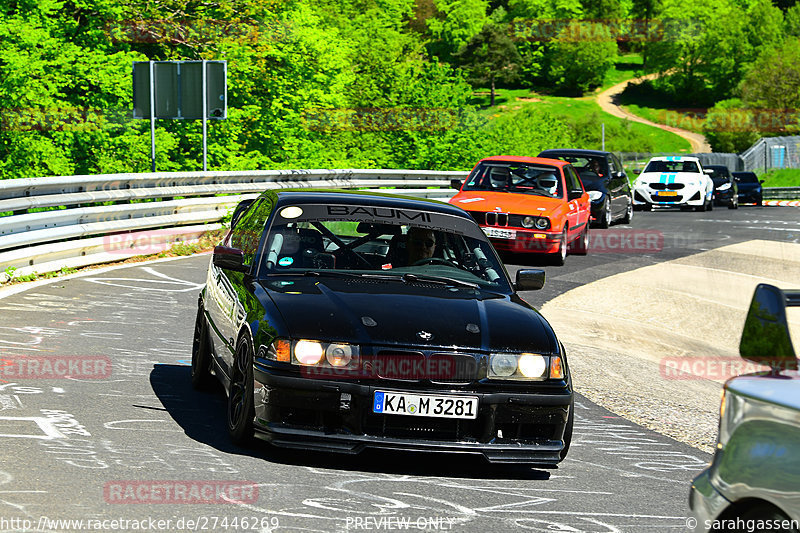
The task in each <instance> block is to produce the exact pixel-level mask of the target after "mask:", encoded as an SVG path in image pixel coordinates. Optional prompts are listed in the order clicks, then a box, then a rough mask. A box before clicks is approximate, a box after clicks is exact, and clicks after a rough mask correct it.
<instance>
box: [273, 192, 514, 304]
mask: <svg viewBox="0 0 800 533" xmlns="http://www.w3.org/2000/svg"><path fill="white" fill-rule="evenodd" d="M262 257H263V259H262V268H261V269H260V270H259V275H261V276H271V275H285V274H293V273H294V274H297V273H303V274H305V273H307V272H308V271H320V272H321V271H326V272H324V273H323V274H325V275H342V276H346V277H348V278H353V279H356V278H359V277H362V278H365V279H368V278H370V277H375V276H378V277H382V278H387V276H388V277H389V278H387V279H392V278H394V279H396V280H397V281H407V282H411V280H413V278H409V277H405V278H404V276H406V275H409V276H410V275H415V276H439V277H442V278H448V279H451V280H458V281H462V282H465V283H473V284H476V285H478V286H479V287H482V288H486V289H492V290H498V291H501V292H511V287H510V286H509V284H508V279H507V277H506V276H505V274H504V270H503V267H502V265H501V263H500V261H499V259H498V258H497V255H496V254H495V252H494V248H492V245H491V244H490V243H489V241H488V239H487V238H486V236H485V235H484V233H483V231H482V230H481V229H480V227H479V226H478V225H477V224H476V223H475V222H474V221H472V220H471V219H468V218H464V217H459V216H456V215H448V214H443V213H434V212H426V211H419V210H414V209H405V208H404V209H395V208H387V207H374V206H368V205H363V206H358V205H318V204H298V205H295V206H291V205H289V206H282V207H281V208H279V209H278V210H277V212H276V214H275V217H274V220H273V222H272V225H271V226H270V228H269V232H268V234H267V238H266V240H265V243H264V253H263V256H262ZM331 271H335V272H331ZM397 278H400V279H397Z"/></svg>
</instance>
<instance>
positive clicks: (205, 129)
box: [203, 59, 208, 172]
mask: <svg viewBox="0 0 800 533" xmlns="http://www.w3.org/2000/svg"><path fill="white" fill-rule="evenodd" d="M207 170H208V80H207V74H206V60H205V59H204V60H203V172H205V171H207Z"/></svg>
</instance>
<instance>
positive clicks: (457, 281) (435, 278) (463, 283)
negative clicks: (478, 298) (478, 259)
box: [403, 272, 480, 289]
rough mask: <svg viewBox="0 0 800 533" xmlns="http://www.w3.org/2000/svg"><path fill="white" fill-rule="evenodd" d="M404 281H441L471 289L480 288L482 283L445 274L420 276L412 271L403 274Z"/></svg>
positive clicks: (444, 283) (443, 283) (445, 283)
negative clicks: (449, 276)
mask: <svg viewBox="0 0 800 533" xmlns="http://www.w3.org/2000/svg"><path fill="white" fill-rule="evenodd" d="M403 280H404V281H411V282H414V281H427V282H430V283H441V284H442V285H456V286H459V287H468V288H470V289H479V288H480V285H478V284H477V283H471V282H469V281H461V280H460V279H454V278H448V277H445V276H428V275H424V276H420V275H419V274H412V273H410V272H408V273H406V274H403Z"/></svg>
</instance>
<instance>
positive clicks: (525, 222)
mask: <svg viewBox="0 0 800 533" xmlns="http://www.w3.org/2000/svg"><path fill="white" fill-rule="evenodd" d="M522 227H523V228H536V229H547V228H549V227H550V219H549V218H546V217H523V219H522Z"/></svg>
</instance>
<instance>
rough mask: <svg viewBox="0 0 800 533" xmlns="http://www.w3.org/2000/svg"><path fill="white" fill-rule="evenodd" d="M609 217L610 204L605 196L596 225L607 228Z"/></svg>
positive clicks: (609, 221)
mask: <svg viewBox="0 0 800 533" xmlns="http://www.w3.org/2000/svg"><path fill="white" fill-rule="evenodd" d="M611 218H612V216H611V205H610V204H609V201H608V198H606V201H605V203H604V204H603V210H602V211H601V213H600V216H599V217H598V220H597V227H598V228H603V229H606V228H608V227H609V226H610V225H611Z"/></svg>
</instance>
